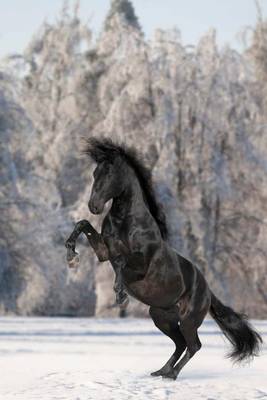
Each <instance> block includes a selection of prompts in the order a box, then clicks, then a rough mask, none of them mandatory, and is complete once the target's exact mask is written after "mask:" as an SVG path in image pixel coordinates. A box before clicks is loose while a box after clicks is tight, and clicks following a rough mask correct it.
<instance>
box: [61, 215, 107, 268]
mask: <svg viewBox="0 0 267 400" xmlns="http://www.w3.org/2000/svg"><path fill="white" fill-rule="evenodd" d="M81 233H84V234H85V235H86V237H87V239H88V241H89V243H90V245H91V246H92V248H93V249H94V251H95V254H96V256H97V258H98V260H99V261H107V260H108V259H109V252H108V248H107V246H106V244H105V242H104V240H103V238H102V236H101V235H100V234H99V233H98V232H97V231H96V230H95V228H94V227H93V226H92V225H91V224H90V222H89V221H87V220H85V219H84V220H82V221H79V222H77V224H76V225H75V228H74V230H73V232H72V233H71V235H70V237H69V238H68V239H67V240H66V242H65V246H66V248H67V261H68V264H69V266H70V268H73V267H76V266H77V265H78V263H79V256H78V253H76V251H75V245H76V240H77V239H78V237H79V236H80V234H81Z"/></svg>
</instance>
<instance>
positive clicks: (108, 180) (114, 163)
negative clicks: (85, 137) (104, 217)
mask: <svg viewBox="0 0 267 400" xmlns="http://www.w3.org/2000/svg"><path fill="white" fill-rule="evenodd" d="M124 165H125V163H123V162H122V160H121V158H120V157H116V158H114V160H106V161H102V162H100V163H99V164H98V165H97V167H96V169H95V170H94V173H93V176H94V183H93V187H92V191H91V196H90V200H89V203H88V207H89V210H90V211H91V213H93V214H101V213H102V212H103V210H104V206H105V204H106V203H107V201H109V200H110V199H113V198H114V197H117V196H119V195H120V194H121V193H122V191H123V190H124V188H125V184H126V177H125V175H126V174H125V172H126V171H125V168H124V167H123V166H124Z"/></svg>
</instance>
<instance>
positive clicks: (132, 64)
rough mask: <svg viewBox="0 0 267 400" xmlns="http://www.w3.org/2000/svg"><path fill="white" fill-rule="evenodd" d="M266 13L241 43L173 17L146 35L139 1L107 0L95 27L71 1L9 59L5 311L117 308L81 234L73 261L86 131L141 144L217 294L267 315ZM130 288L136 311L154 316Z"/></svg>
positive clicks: (86, 190) (5, 76) (181, 247)
mask: <svg viewBox="0 0 267 400" xmlns="http://www.w3.org/2000/svg"><path fill="white" fill-rule="evenodd" d="M266 112H267V21H265V20H264V18H263V17H262V15H261V12H260V9H259V10H258V22H257V24H256V25H255V26H254V27H251V29H250V35H249V40H247V45H246V49H245V51H243V52H242V54H241V53H239V52H237V51H236V50H233V49H231V48H229V47H224V48H222V49H219V48H218V46H217V44H216V32H215V31H213V30H210V31H209V33H208V34H206V35H205V36H203V37H202V38H201V39H200V40H199V43H198V45H197V46H189V45H186V44H184V43H183V42H182V39H181V36H180V33H179V31H178V30H171V31H164V30H160V29H158V30H157V31H155V34H154V37H153V39H151V40H148V39H146V38H145V37H144V34H143V31H142V26H140V23H139V21H138V16H136V14H135V10H134V9H133V6H132V4H131V2H130V1H128V0H113V1H111V6H110V11H109V13H108V15H107V16H106V20H105V23H104V26H103V28H102V31H101V33H100V35H99V36H98V37H94V36H93V34H92V31H91V30H90V24H85V23H84V22H83V20H82V17H80V15H79V7H78V5H76V6H73V5H70V6H68V5H67V3H65V5H64V7H63V8H62V10H61V12H60V14H59V16H58V18H57V19H56V22H54V23H53V24H49V23H44V24H43V26H41V27H40V30H39V31H38V32H36V35H35V36H34V37H33V38H32V41H31V42H30V43H29V44H28V46H27V48H26V49H25V51H24V52H23V54H13V55H10V56H9V57H6V58H4V59H2V60H1V63H0V171H1V175H0V179H1V190H0V208H1V212H0V224H1V229H0V314H1V315H39V316H40V315H42V316H43V315H49V316H93V315H96V316H103V317H106V316H118V313H119V308H118V307H117V306H116V305H115V295H114V292H113V281H114V273H113V270H112V268H111V266H110V264H109V263H108V262H106V263H104V264H101V265H100V264H99V263H98V262H97V260H96V257H95V255H94V253H93V251H92V250H91V249H90V248H89V246H88V244H87V241H86V238H81V239H79V244H78V251H79V253H80V258H81V265H80V267H79V269H78V271H77V272H74V271H72V270H70V269H68V267H67V263H66V249H65V247H64V241H65V240H66V238H67V237H68V235H69V234H70V232H71V231H72V229H73V227H74V223H75V222H76V221H78V220H81V219H83V218H85V219H88V220H89V221H90V222H91V223H92V224H93V225H94V226H95V227H96V228H98V229H99V226H100V223H101V217H96V216H93V215H91V214H90V213H89V210H88V207H87V203H88V200H89V195H90V189H91V184H92V172H93V164H92V163H91V162H90V160H89V159H88V158H86V157H84V156H83V155H82V152H81V150H82V146H83V141H82V138H84V137H89V136H106V137H111V138H113V139H114V140H118V141H122V142H125V143H127V144H128V145H134V146H136V147H137V148H138V150H140V152H142V154H143V156H144V158H145V160H146V163H147V165H148V166H149V167H150V168H151V169H152V170H153V178H154V183H155V188H156V193H157V196H158V199H159V202H160V203H161V204H162V205H163V207H164V210H165V213H166V216H167V221H168V224H169V227H170V231H171V237H170V241H171V244H172V245H173V246H174V247H175V248H176V249H177V251H178V252H179V253H180V254H182V255H183V256H185V257H187V258H189V259H190V260H192V261H193V262H194V263H195V264H196V265H197V266H198V267H199V268H200V269H201V271H203V272H204V274H205V276H206V278H207V280H208V282H209V285H210V286H211V288H212V290H213V291H214V293H216V295H217V296H218V297H219V298H221V300H222V301H224V302H226V303H227V304H228V305H230V306H232V307H234V308H235V309H236V310H237V311H240V312H245V313H247V314H248V315H249V316H250V317H253V318H266V317H267V246H266V243H267V217H266V216H267V120H266ZM147 313H148V310H147V307H146V306H145V305H143V304H141V303H139V302H137V301H136V300H134V299H131V301H130V304H129V306H128V309H127V315H129V316H138V317H140V316H146V315H147Z"/></svg>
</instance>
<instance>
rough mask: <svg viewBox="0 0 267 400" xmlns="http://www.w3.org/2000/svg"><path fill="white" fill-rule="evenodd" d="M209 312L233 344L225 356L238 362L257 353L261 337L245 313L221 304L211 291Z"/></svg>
mask: <svg viewBox="0 0 267 400" xmlns="http://www.w3.org/2000/svg"><path fill="white" fill-rule="evenodd" d="M210 314H211V316H212V318H214V320H215V321H216V322H217V324H218V325H219V327H220V328H221V330H222V332H223V334H224V335H225V336H226V337H227V339H228V340H229V341H230V342H231V344H232V345H233V350H232V351H231V352H230V354H228V355H227V357H230V358H232V359H233V360H234V361H235V362H240V361H244V360H246V359H252V358H253V357H254V356H257V355H258V353H259V348H260V344H261V343H262V338H261V337H260V335H259V334H258V333H257V332H256V331H255V330H254V329H253V328H252V327H251V325H250V324H249V323H248V321H247V317H246V316H245V315H243V314H238V313H236V312H235V311H234V310H232V308H230V307H227V306H225V305H223V304H222V303H221V302H220V300H219V299H217V297H216V296H215V295H214V294H213V293H211V306H210Z"/></svg>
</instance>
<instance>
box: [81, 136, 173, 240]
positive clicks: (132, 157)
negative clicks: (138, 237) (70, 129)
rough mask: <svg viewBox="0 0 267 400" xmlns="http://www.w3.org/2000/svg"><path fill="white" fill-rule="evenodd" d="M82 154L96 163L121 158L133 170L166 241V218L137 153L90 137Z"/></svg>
mask: <svg viewBox="0 0 267 400" xmlns="http://www.w3.org/2000/svg"><path fill="white" fill-rule="evenodd" d="M84 153H85V154H87V155H89V157H91V158H92V159H93V160H94V161H95V162H96V163H101V162H103V161H109V162H112V161H113V160H114V158H115V157H122V158H123V159H124V160H125V161H126V162H127V163H128V164H129V165H130V166H131V167H132V168H133V170H134V171H135V174H136V176H137V178H138V180H139V183H140V186H141V188H142V190H143V193H144V196H145V199H146V201H147V204H148V207H149V210H150V212H151V215H152V216H153V217H154V219H155V221H156V222H157V224H158V227H159V229H160V232H161V236H162V238H163V239H167V236H168V228H167V224H166V217H165V214H164V212H163V210H162V207H161V206H160V205H159V204H158V203H157V201H156V196H155V192H154V189H153V183H152V176H151V172H150V170H149V169H148V168H147V167H146V166H145V165H144V162H143V160H142V159H141V157H140V156H139V155H138V154H137V151H136V150H135V149H134V148H132V147H128V146H125V145H121V144H120V145H119V144H115V143H114V142H113V141H112V140H111V139H107V138H101V139H98V138H95V137H92V138H89V139H86V147H85V149H84Z"/></svg>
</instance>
